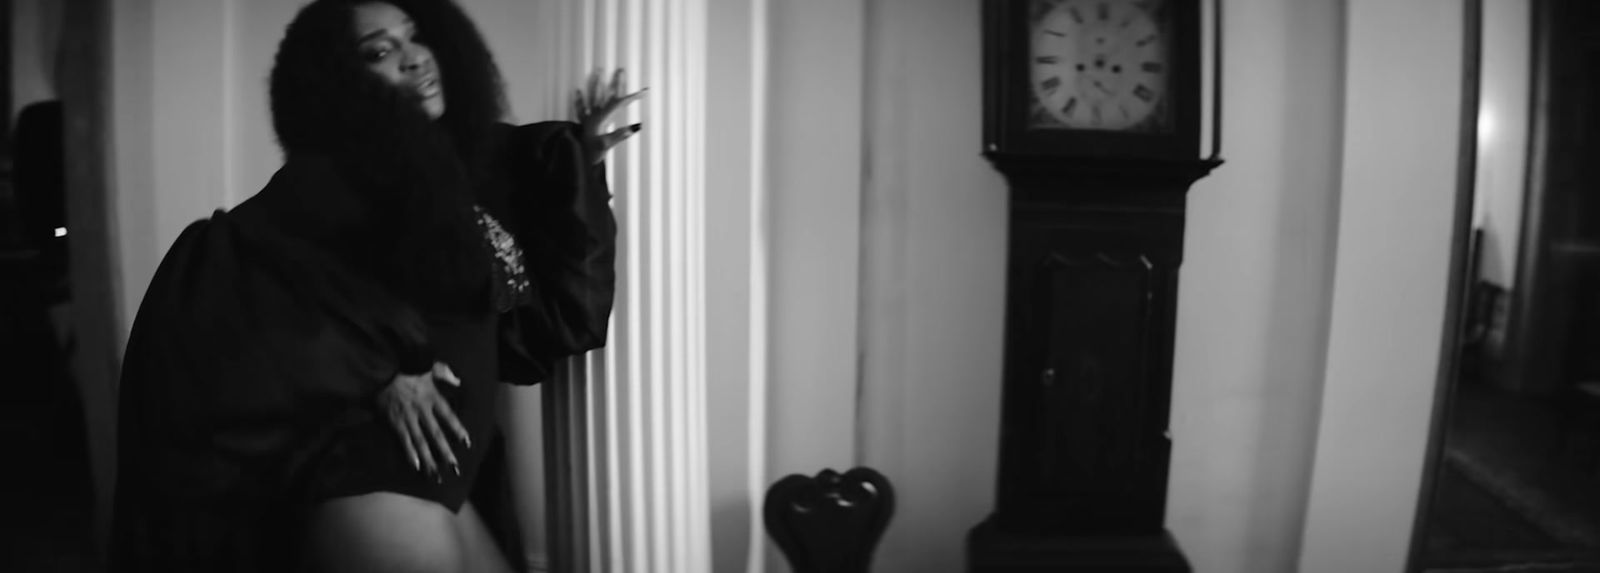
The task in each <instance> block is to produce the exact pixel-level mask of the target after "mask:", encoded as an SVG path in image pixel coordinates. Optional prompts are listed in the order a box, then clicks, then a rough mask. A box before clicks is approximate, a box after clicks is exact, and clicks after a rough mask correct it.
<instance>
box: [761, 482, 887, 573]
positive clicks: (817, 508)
mask: <svg viewBox="0 0 1600 573" xmlns="http://www.w3.org/2000/svg"><path fill="white" fill-rule="evenodd" d="M762 510H763V515H764V521H766V526H767V534H768V535H771V536H772V539H773V541H776V542H777V544H778V548H779V549H782V550H783V555H784V557H786V558H788V560H789V565H790V566H791V567H793V568H794V572H795V573H867V571H868V569H869V568H870V566H871V564H872V550H873V549H874V548H876V547H877V545H878V540H879V539H881V538H882V537H883V531H884V530H885V529H887V528H888V527H889V518H890V517H891V516H892V515H893V514H894V490H893V489H892V488H891V487H889V480H888V479H885V478H884V477H883V475H882V474H879V473H878V472H876V471H874V470H872V469H870V468H864V467H860V468H855V469H852V470H850V471H847V472H845V473H844V474H842V475H841V474H839V473H838V472H835V471H833V470H831V469H827V470H822V473H819V474H817V476H816V477H806V476H803V475H800V474H793V475H790V476H788V477H785V478H783V479H781V480H778V482H777V483H775V484H772V487H771V488H769V489H767V497H766V502H765V504H764V507H763V508H762Z"/></svg>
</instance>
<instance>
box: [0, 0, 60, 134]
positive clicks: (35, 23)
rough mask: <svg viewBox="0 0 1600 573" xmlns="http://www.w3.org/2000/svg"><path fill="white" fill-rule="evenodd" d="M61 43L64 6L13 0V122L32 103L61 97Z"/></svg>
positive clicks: (38, 1)
mask: <svg viewBox="0 0 1600 573" xmlns="http://www.w3.org/2000/svg"><path fill="white" fill-rule="evenodd" d="M60 40H61V4H60V3H59V2H49V1H42V0H11V109H10V110H7V111H8V112H9V113H10V116H9V117H11V118H12V120H15V119H16V117H17V112H19V111H22V108H23V107H24V106H26V105H28V104H30V103H33V102H36V101H41V100H47V99H53V98H55V97H57V93H56V85H55V73H56V70H55V67H56V52H57V51H58V47H59V42H60Z"/></svg>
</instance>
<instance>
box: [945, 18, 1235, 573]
mask: <svg viewBox="0 0 1600 573" xmlns="http://www.w3.org/2000/svg"><path fill="white" fill-rule="evenodd" d="M1199 3H1200V0H985V3H984V21H983V26H984V44H985V58H984V81H985V84H986V87H985V90H986V91H985V98H984V99H985V102H984V107H985V115H986V118H985V138H986V142H985V143H986V145H985V149H986V153H985V155H986V156H987V157H988V158H989V160H990V161H991V162H992V163H993V164H994V167H995V169H998V170H999V171H1000V172H1001V173H1003V174H1004V175H1005V178H1006V181H1007V183H1008V184H1009V186H1010V192H1011V226H1010V237H1009V255H1008V263H1007V270H1006V273H1007V276H1006V284H1007V286H1006V306H1005V308H1006V316H1005V324H1006V326H1005V355H1004V356H1005V368H1004V374H1003V381H1002V383H1003V392H1002V393H1003V405H1002V410H1001V411H1002V414H1001V432H1000V436H1001V443H1000V467H999V472H1000V473H999V479H998V492H997V496H996V507H995V511H994V513H993V514H992V515H990V516H989V518H988V519H986V520H985V521H984V522H983V523H981V524H979V525H978V526H977V527H975V528H973V530H972V531H971V533H970V535H969V538H968V566H969V570H970V571H972V572H974V573H980V572H981V573H991V572H1001V571H1004V572H1022V571H1097V572H1098V571H1118V572H1187V571H1189V566H1188V563H1187V561H1186V560H1185V559H1184V557H1183V554H1182V553H1181V552H1180V551H1179V550H1178V548H1177V544H1176V543H1175V542H1174V540H1173V539H1172V536H1171V535H1170V534H1169V533H1168V532H1167V530H1166V528H1165V525H1164V512H1165V505H1166V491H1167V467H1168V462H1169V457H1170V452H1171V441H1172V436H1171V434H1170V432H1168V430H1167V420H1168V403H1169V397H1170V395H1171V386H1172V354H1173V352H1172V349H1173V329H1174V322H1175V320H1174V319H1175V315H1176V313H1175V310H1176V305H1177V288H1178V267H1179V266H1180V264H1181V263H1182V261H1183V224H1184V203H1185V201H1184V199H1185V195H1186V194H1187V192H1188V190H1189V186H1190V185H1191V184H1193V183H1194V182H1195V181H1196V180H1198V179H1199V178H1201V177H1204V176H1206V174H1208V173H1209V172H1210V171H1211V170H1212V169H1213V168H1215V167H1216V166H1218V165H1220V164H1221V161H1220V160H1219V159H1217V156H1216V155H1215V152H1216V150H1217V145H1218V143H1220V142H1219V141H1213V144H1212V151H1213V155H1212V156H1211V157H1210V158H1209V159H1202V158H1200V157H1199V139H1200V26H1201V18H1200V4H1199ZM1219 36H1220V31H1219ZM1218 55H1219V56H1220V53H1219V54H1218ZM1215 61H1216V62H1217V63H1219V64H1220V61H1221V60H1220V58H1218V59H1216V60H1215ZM1218 93H1220V90H1218ZM1214 102H1215V100H1214ZM1215 118H1216V114H1215V110H1214V113H1213V121H1214V124H1213V127H1214V128H1215V127H1216V125H1217V124H1215ZM1215 131H1216V130H1215V129H1213V132H1214V133H1215Z"/></svg>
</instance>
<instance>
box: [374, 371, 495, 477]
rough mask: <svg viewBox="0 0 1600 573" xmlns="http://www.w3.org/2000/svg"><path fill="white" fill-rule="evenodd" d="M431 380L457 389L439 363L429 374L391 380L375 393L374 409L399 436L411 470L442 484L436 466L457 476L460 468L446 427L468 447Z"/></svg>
mask: <svg viewBox="0 0 1600 573" xmlns="http://www.w3.org/2000/svg"><path fill="white" fill-rule="evenodd" d="M435 380H438V381H441V382H444V383H446V384H449V385H451V386H461V379H460V378H457V377H456V375H455V373H454V372H451V371H450V367H449V366H446V365H445V364H444V363H443V362H435V363H433V371H432V372H427V373H423V374H396V375H395V377H394V380H392V381H390V382H389V385H388V386H387V387H385V388H384V389H383V391H382V392H379V393H378V408H379V409H380V410H381V411H382V412H383V414H384V416H385V417H387V418H388V419H389V426H390V427H392V428H394V431H395V433H396V434H399V436H400V443H402V444H405V447H406V453H407V454H409V455H410V456H411V466H412V467H414V468H416V469H417V470H418V471H421V470H423V469H426V470H427V471H428V472H429V473H431V474H433V475H434V480H435V481H444V472H443V468H441V467H440V465H439V464H440V462H443V463H447V464H450V467H451V469H452V470H454V471H455V473H456V475H461V464H459V463H457V461H456V454H455V452H454V451H452V450H451V449H450V440H448V439H447V438H446V437H445V428H446V427H448V428H449V430H450V432H451V433H454V434H455V436H456V438H457V439H459V440H461V443H462V444H463V445H465V446H466V447H469V448H470V447H472V439H471V438H468V437H467V428H466V427H465V426H462V425H461V420H459V419H457V418H456V413H455V411H454V410H452V409H451V408H450V402H448V401H446V400H445V399H444V396H441V395H439V391H438V389H436V388H434V386H433V382H434V381H435Z"/></svg>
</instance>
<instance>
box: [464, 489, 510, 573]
mask: <svg viewBox="0 0 1600 573" xmlns="http://www.w3.org/2000/svg"><path fill="white" fill-rule="evenodd" d="M455 517H456V532H457V534H458V535H459V536H460V537H459V538H458V539H460V545H459V547H460V548H461V557H462V560H463V561H464V569H463V571H465V572H466V573H511V571H512V569H511V564H510V563H508V562H507V561H506V556H505V554H504V553H502V552H501V551H500V546H499V545H497V544H495V542H494V537H492V536H490V535H489V528H488V526H487V525H485V524H484V523H483V516H481V515H479V514H478V510H477V509H475V508H473V507H472V503H471V502H467V503H466V504H465V505H462V506H461V512H460V513H457V514H456V515H455Z"/></svg>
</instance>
